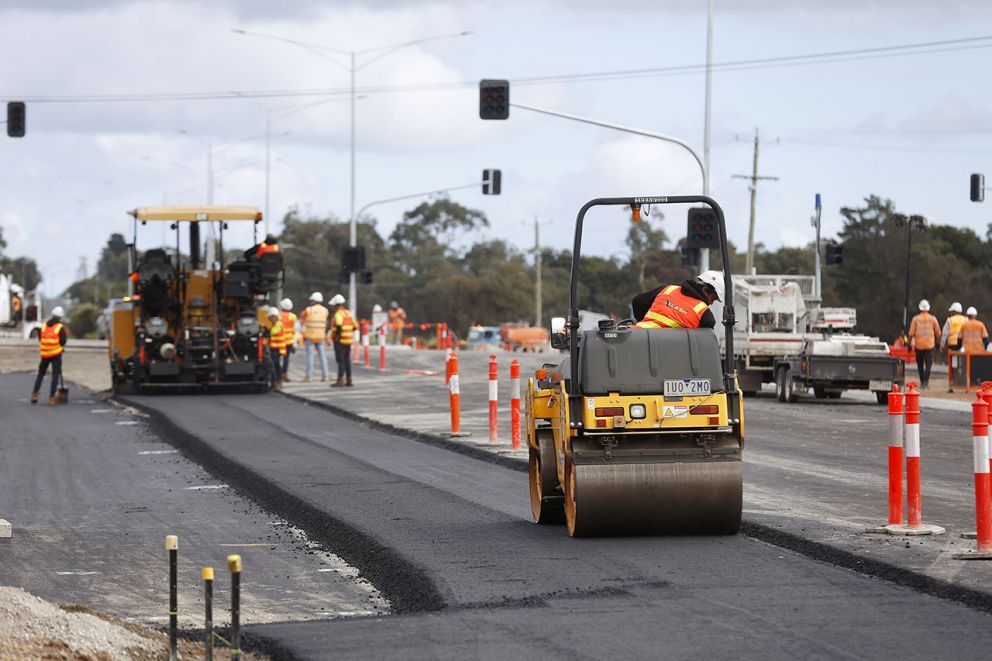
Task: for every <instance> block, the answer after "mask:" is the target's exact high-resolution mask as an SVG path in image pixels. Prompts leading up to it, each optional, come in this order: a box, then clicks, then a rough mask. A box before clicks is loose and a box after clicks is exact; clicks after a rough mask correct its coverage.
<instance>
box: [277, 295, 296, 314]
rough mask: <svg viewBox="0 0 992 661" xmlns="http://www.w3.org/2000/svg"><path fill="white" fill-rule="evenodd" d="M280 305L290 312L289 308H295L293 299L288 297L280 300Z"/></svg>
mask: <svg viewBox="0 0 992 661" xmlns="http://www.w3.org/2000/svg"><path fill="white" fill-rule="evenodd" d="M279 307H281V308H282V309H283V310H286V311H287V312H288V311H289V310H292V309H293V301H291V300H290V299H288V298H284V299H282V300H281V301H279Z"/></svg>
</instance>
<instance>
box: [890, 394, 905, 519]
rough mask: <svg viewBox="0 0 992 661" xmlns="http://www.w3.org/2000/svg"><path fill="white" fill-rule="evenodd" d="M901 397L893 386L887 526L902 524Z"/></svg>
mask: <svg viewBox="0 0 992 661" xmlns="http://www.w3.org/2000/svg"><path fill="white" fill-rule="evenodd" d="M902 400H903V395H902V393H901V392H899V386H898V385H893V386H892V392H890V393H889V525H899V524H901V523H902V450H903V447H902V446H903V438H902V436H903V434H902V432H903V419H902Z"/></svg>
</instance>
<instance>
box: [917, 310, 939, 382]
mask: <svg viewBox="0 0 992 661" xmlns="http://www.w3.org/2000/svg"><path fill="white" fill-rule="evenodd" d="M918 307H919V308H920V312H919V314H917V315H916V316H915V317H913V321H912V322H910V324H909V346H910V347H911V348H913V349H915V350H916V371H917V373H919V375H920V388H923V389H926V388H929V387H930V368H932V367H933V352H934V347H936V346H937V344H938V343H939V342H940V335H941V333H940V324H939V323H938V322H937V317H935V316H933V315H932V314H930V301H928V300H927V299H925V298H924V299H923V300H922V301H920V304H919V306H918Z"/></svg>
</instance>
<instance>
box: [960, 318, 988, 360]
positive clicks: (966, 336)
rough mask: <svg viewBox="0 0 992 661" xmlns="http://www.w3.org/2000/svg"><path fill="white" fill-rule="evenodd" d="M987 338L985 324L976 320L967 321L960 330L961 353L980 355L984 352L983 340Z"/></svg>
mask: <svg viewBox="0 0 992 661" xmlns="http://www.w3.org/2000/svg"><path fill="white" fill-rule="evenodd" d="M988 336H989V331H988V330H987V329H986V328H985V324H984V323H982V322H980V321H979V320H978V319H969V320H968V321H966V322H964V326H963V327H962V328H961V337H962V338H963V342H962V343H961V351H964V352H965V353H982V352H984V351H985V339H986V338H987V337H988Z"/></svg>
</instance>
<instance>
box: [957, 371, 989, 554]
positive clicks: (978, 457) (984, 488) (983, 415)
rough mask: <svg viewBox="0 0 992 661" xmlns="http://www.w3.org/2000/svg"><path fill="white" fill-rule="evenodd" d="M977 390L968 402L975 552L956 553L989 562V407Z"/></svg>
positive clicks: (981, 393) (982, 393)
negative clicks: (974, 397) (972, 473)
mask: <svg viewBox="0 0 992 661" xmlns="http://www.w3.org/2000/svg"><path fill="white" fill-rule="evenodd" d="M986 393H987V391H984V392H983V391H979V393H978V399H977V400H975V401H974V402H972V403H971V438H972V446H973V456H974V464H975V526H976V527H975V530H976V531H977V532H976V533H975V537H976V539H977V541H978V549H977V552H974V553H955V554H954V556H953V557H954V558H956V559H958V560H992V490H990V483H989V404H988V401H986V399H985V397H983V395H984V394H986Z"/></svg>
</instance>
